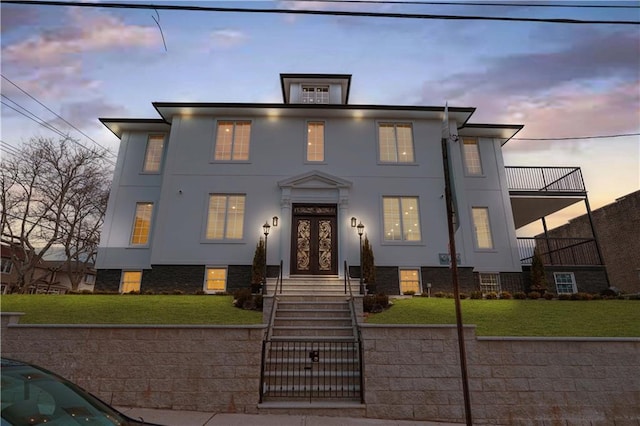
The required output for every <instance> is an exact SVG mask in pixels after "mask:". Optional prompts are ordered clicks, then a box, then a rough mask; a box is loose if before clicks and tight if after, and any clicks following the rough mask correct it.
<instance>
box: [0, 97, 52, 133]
mask: <svg viewBox="0 0 640 426" xmlns="http://www.w3.org/2000/svg"><path fill="white" fill-rule="evenodd" d="M0 96H2V97H3V98H5V99H6V100H8V101H9V102H11V103H13V104H14V105H15V106H16V107H18V108H20V110H18V109H16V108H15V107H13V106H11V105H9V104H7V103H4V102H2V104H3V105H4V106H6V107H9V108H11V109H12V110H14V111H15V112H17V113H19V114H22V115H23V116H25V117H27V118H28V119H30V120H32V121H35V122H36V123H38V124H39V125H41V126H42V127H45V128H47V129H49V130H51V131H52V132H55V133H57V134H59V135H61V136H63V135H64V134H63V132H62V131H61V130H60V129H58V128H57V127H55V126H54V125H53V124H51V123H48V122H46V121H45V120H43V119H42V118H40V117H38V116H37V115H35V114H34V113H33V112H31V111H29V110H28V109H27V108H25V107H23V106H22V105H20V104H19V103H17V102H16V101H14V100H13V99H11V98H10V97H8V96H7V95H5V94H0ZM23 111H24V112H23ZM27 114H28V115H27Z"/></svg>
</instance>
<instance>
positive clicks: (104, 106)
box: [51, 98, 127, 129]
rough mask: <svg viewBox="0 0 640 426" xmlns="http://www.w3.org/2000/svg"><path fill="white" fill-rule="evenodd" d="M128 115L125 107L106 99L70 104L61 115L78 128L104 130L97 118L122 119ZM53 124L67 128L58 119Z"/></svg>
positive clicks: (86, 100) (66, 104)
mask: <svg viewBox="0 0 640 426" xmlns="http://www.w3.org/2000/svg"><path fill="white" fill-rule="evenodd" d="M126 114H127V109H126V108H125V107H124V106H123V105H114V104H111V103H109V102H107V101H106V100H105V99H104V98H94V99H85V100H81V101H76V102H68V103H65V104H64V105H63V106H62V111H61V113H60V115H61V116H62V117H64V118H65V120H67V121H68V122H70V123H71V124H73V125H74V126H76V127H78V128H81V129H82V128H89V127H93V128H102V127H103V126H102V124H101V123H100V121H98V118H97V117H120V116H125V115H126ZM51 123H52V124H53V125H55V126H56V127H58V128H67V127H68V124H66V123H65V122H64V121H63V120H61V119H59V118H56V119H55V120H52V121H51Z"/></svg>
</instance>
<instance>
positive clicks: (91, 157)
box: [0, 137, 111, 293]
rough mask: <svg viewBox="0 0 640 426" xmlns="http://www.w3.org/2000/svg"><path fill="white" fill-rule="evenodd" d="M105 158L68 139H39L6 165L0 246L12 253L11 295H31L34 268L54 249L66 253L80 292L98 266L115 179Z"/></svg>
mask: <svg viewBox="0 0 640 426" xmlns="http://www.w3.org/2000/svg"><path fill="white" fill-rule="evenodd" d="M106 154H107V151H106V150H103V149H88V148H84V147H82V146H81V145H79V144H78V143H77V142H76V141H74V140H72V139H71V138H69V137H66V138H62V139H60V140H57V141H56V140H53V139H50V138H41V137H38V138H32V139H30V140H29V141H28V142H26V143H25V144H24V145H23V147H22V149H21V150H20V154H19V155H15V156H11V157H7V158H5V159H3V161H2V166H1V168H0V169H1V172H0V179H1V182H0V186H1V187H2V195H1V198H0V202H1V203H2V215H1V225H2V242H3V243H7V244H10V245H11V246H12V248H13V249H12V250H11V252H12V257H13V258H12V261H13V264H14V267H16V268H17V272H18V282H17V285H16V286H17V288H14V289H12V290H13V291H17V292H21V293H25V292H27V291H28V289H29V287H30V286H31V285H32V284H33V283H34V282H35V280H36V279H37V277H36V276H34V272H35V269H36V267H37V266H38V264H39V263H40V262H41V261H42V259H43V257H44V256H45V254H47V252H49V251H50V249H51V248H52V247H54V246H61V247H64V249H65V253H66V257H67V271H68V272H69V276H70V278H71V277H72V276H75V277H76V279H73V278H71V279H72V283H73V284H72V285H73V287H74V289H77V287H78V284H79V283H80V281H81V279H82V277H83V276H84V275H85V273H86V270H87V267H88V266H90V264H91V262H93V261H94V260H95V253H96V250H97V245H98V238H99V230H100V227H101V225H102V221H103V217H104V212H105V206H106V199H107V195H106V194H107V193H108V186H109V178H110V175H111V172H110V170H109V167H108V164H107V163H106V162H105V156H106ZM72 272H73V273H72ZM78 277H79V279H78Z"/></svg>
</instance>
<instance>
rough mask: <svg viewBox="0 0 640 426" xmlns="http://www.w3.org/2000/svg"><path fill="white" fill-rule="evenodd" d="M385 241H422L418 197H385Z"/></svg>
mask: <svg viewBox="0 0 640 426" xmlns="http://www.w3.org/2000/svg"><path fill="white" fill-rule="evenodd" d="M382 209H383V216H384V240H385V241H420V239H421V238H422V237H421V234H420V213H419V212H418V197H383V199H382Z"/></svg>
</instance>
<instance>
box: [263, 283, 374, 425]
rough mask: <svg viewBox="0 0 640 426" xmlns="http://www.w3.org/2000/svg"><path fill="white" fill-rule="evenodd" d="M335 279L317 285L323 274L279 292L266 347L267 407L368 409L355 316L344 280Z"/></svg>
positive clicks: (274, 410)
mask: <svg viewBox="0 0 640 426" xmlns="http://www.w3.org/2000/svg"><path fill="white" fill-rule="evenodd" d="M301 281H302V282H301ZM332 281H333V284H325V282H326V281H325V282H323V283H322V286H325V285H328V286H329V288H330V289H331V291H329V290H327V289H325V291H315V290H317V289H318V287H319V286H320V280H319V279H317V278H314V279H305V280H296V282H295V283H286V284H289V285H285V286H284V287H283V294H282V295H278V296H276V298H275V299H276V300H275V301H274V303H275V304H274V314H273V316H272V319H271V324H270V326H269V330H268V334H267V339H266V341H265V349H264V353H263V357H264V359H263V363H264V373H263V378H262V395H263V398H262V403H261V404H260V405H259V408H260V411H261V412H269V413H273V414H275V413H284V412H287V413H292V412H296V411H295V410H296V408H298V409H299V408H301V407H304V410H306V411H304V412H305V413H307V414H310V413H311V412H310V411H308V410H312V411H313V410H314V409H319V407H322V408H323V409H326V408H339V409H341V410H344V409H347V410H355V411H356V412H358V413H359V414H361V413H360V411H361V410H364V406H362V405H361V404H360V395H361V388H360V387H361V380H360V377H361V371H360V345H359V341H358V335H357V332H356V328H355V327H354V324H355V320H354V318H355V317H354V314H353V312H352V310H351V304H350V302H349V298H348V297H347V296H345V295H344V282H343V281H340V280H338V279H333V280H332ZM336 283H340V285H339V286H338V285H336ZM338 287H340V288H339V289H338ZM305 289H306V290H305ZM285 290H286V291H285ZM338 290H339V291H338ZM312 291H313V293H312ZM305 292H306V294H296V293H305ZM332 292H333V293H334V294H333V295H331V293H332ZM335 293H337V294H338V295H336V294H335ZM318 404H320V405H318ZM292 410H293V411H292ZM298 412H300V411H298ZM351 414H356V413H351Z"/></svg>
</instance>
